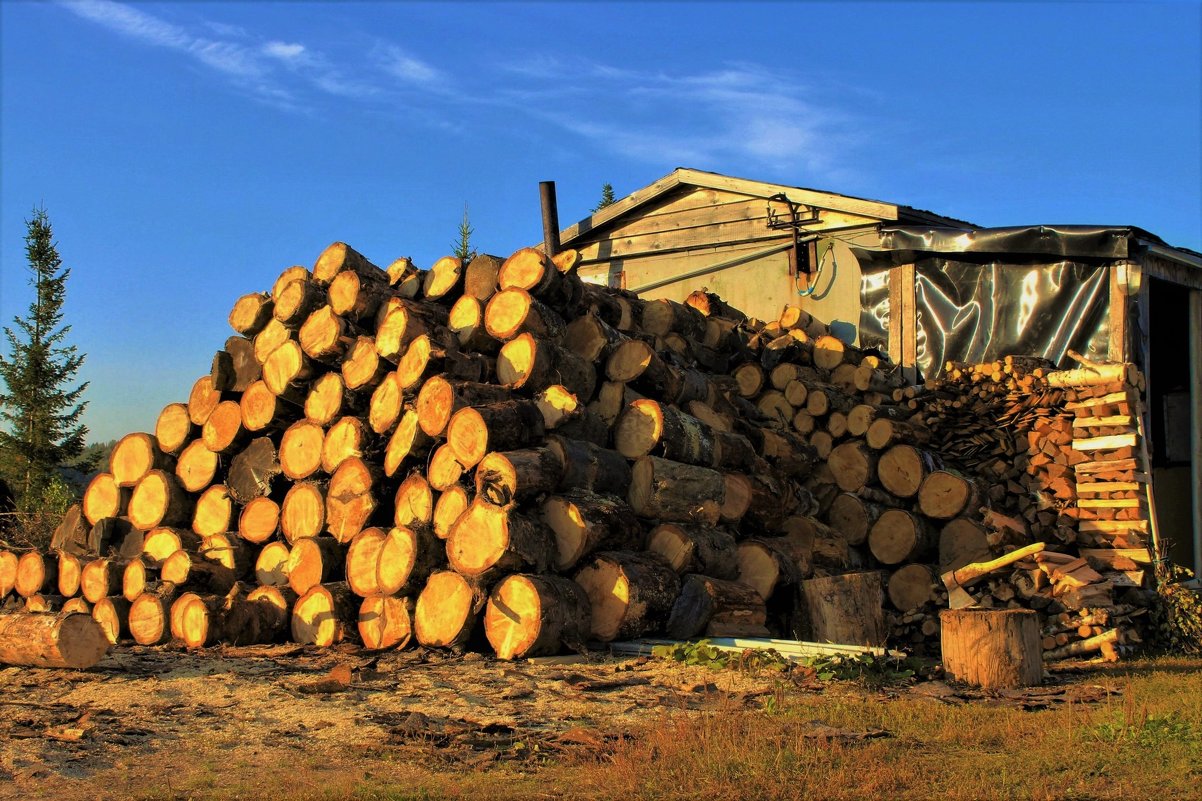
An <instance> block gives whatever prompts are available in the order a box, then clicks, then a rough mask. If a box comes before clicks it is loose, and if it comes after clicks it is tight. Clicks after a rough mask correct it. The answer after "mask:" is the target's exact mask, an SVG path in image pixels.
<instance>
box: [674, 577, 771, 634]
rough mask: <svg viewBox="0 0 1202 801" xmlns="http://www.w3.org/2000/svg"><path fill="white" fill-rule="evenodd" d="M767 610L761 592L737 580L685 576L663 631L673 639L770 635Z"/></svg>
mask: <svg viewBox="0 0 1202 801" xmlns="http://www.w3.org/2000/svg"><path fill="white" fill-rule="evenodd" d="M767 619H768V611H767V607H766V606H765V605H764V599H763V598H761V597H760V595H759V593H757V592H756V591H755V590H753V589H752V588H751V587H748V586H747V585H746V584H741V583H739V582H737V581H724V580H722V579H716V578H711V577H709V576H701V575H696V574H694V575H689V576H685V578H684V581H683V583H682V585H681V590H680V597H678V598H677V599H676V603H675V604H673V605H672V612H671V614H670V615H669V616H668V622H667V624H666V626H665V627H664V633H665V634H667V635H668V636H669V637H671V638H672V639H674V640H688V639H692V638H693V637H697V636H699V635H703V634H704V635H705V636H707V637H724V636H738V637H749V636H759V637H767V636H768V634H769V632H768V629H767V628H766V627H765V626H764V623H765V622H767Z"/></svg>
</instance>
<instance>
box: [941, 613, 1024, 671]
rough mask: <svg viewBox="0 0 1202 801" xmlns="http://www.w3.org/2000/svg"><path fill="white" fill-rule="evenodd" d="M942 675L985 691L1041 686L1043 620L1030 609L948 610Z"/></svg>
mask: <svg viewBox="0 0 1202 801" xmlns="http://www.w3.org/2000/svg"><path fill="white" fill-rule="evenodd" d="M939 621H940V623H941V624H942V645H943V669H944V670H945V671H946V672H947V675H948V676H949V677H951V678H953V679H955V680H957V681H963V682H965V683H968V684H974V685H977V686H978V687H984V688H986V689H1007V688H1013V687H1029V686H1033V685H1037V684H1039V683H1040V682H1041V681H1042V680H1043V658H1042V653H1041V647H1040V638H1039V620H1038V617H1037V615H1036V613H1035V612H1034V611H1032V610H1030V609H945V610H944V611H942V612H940V613H939Z"/></svg>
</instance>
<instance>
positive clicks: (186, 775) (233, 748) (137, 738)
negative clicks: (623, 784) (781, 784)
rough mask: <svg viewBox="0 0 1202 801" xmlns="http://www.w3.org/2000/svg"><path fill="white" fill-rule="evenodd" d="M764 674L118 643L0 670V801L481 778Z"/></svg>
mask: <svg viewBox="0 0 1202 801" xmlns="http://www.w3.org/2000/svg"><path fill="white" fill-rule="evenodd" d="M777 684H779V677H774V676H772V675H766V676H758V677H757V676H749V675H746V674H741V673H737V672H733V671H724V672H718V673H715V672H713V671H710V670H708V669H706V668H702V667H689V666H684V665H679V664H676V663H670V662H664V661H662V660H646V659H635V660H625V661H618V660H614V659H597V660H595V661H582V662H577V663H568V664H531V663H528V662H500V661H494V660H491V659H484V658H482V657H480V656H478V655H476V654H467V655H465V656H462V657H460V656H450V655H442V654H437V653H430V652H422V651H408V652H393V653H386V654H381V655H370V654H365V653H363V652H361V651H357V650H353V649H345V650H340V649H330V650H324V651H322V650H317V649H305V648H299V647H297V646H261V647H249V648H225V649H222V648H215V649H209V650H206V651H201V652H187V651H182V650H177V649H172V648H167V647H163V648H142V647H128V648H121V649H119V650H116V651H114V652H112V653H111V654H110V655H109V656H108V657H106V658H105V660H104V661H103V662H102V663H101V664H100V665H98V666H97V667H95V668H93V669H92V670H89V671H72V670H39V669H31V668H17V667H10V668H4V669H0V693H2V695H0V743H2V746H0V798H3V799H8V798H13V799H28V800H29V801H33V800H34V799H42V798H45V799H55V801H74V799H88V800H89V801H92V800H93V799H105V798H137V797H164V796H166V797H174V796H176V795H177V794H178V795H179V797H187V796H188V794H189V793H188V792H187V790H189V789H190V788H195V787H198V786H202V787H203V786H210V787H227V786H228V787H230V788H233V789H232V790H231V793H232V795H236V792H234V791H235V790H236V789H237V788H240V787H241V788H244V790H245V791H246V792H248V793H250V794H251V795H252V796H253V795H254V793H253V790H254V788H255V787H258V788H260V790H261V789H262V788H263V787H268V786H275V787H287V788H291V790H292V791H293V792H303V791H304V789H305V787H304V786H297V784H296V782H297V781H298V780H299V781H303V782H305V783H312V784H313V787H320V788H322V789H323V790H326V791H333V792H337V791H338V789H339V787H345V788H346V789H348V790H349V788H350V787H351V786H352V783H353V782H354V780H355V779H356V778H357V777H362V776H363V775H370V772H371V771H372V770H373V768H376V769H379V768H380V765H379V764H377V763H381V762H384V763H387V765H391V764H395V763H396V762H397V760H398V759H399V760H402V761H404V760H407V759H408V760H416V761H417V762H418V763H419V764H423V765H425V766H427V767H428V766H450V767H462V768H468V769H479V768H482V767H487V766H488V765H491V764H494V763H500V762H510V761H518V762H521V761H526V760H531V759H545V758H547V757H549V756H550V757H554V756H563V755H565V754H572V753H577V752H578V753H581V754H586V753H587V754H593V755H596V754H599V753H604V752H605V750H606V749H607V748H609V747H612V745H613V744H614V743H615V742H617V741H619V740H621V739H623V738H626V737H629V736H631V735H630V733H631V732H633V731H636V730H637V729H638V727H639V725H640V724H645V723H646V722H647V721H648V720H649V719H650V716H651V715H654V714H656V712H657V711H669V710H671V711H679V712H684V713H686V714H687V713H689V712H692V711H698V710H703V709H712V708H714V707H715V706H716V705H722V706H723V707H724V708H729V709H738V708H752V707H756V706H758V705H759V704H760V703H761V702H762V699H763V697H764V696H765V695H769V694H771V693H773V692H775V691H776V689H775V687H776V685H777Z"/></svg>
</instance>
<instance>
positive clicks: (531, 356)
mask: <svg viewBox="0 0 1202 801" xmlns="http://www.w3.org/2000/svg"><path fill="white" fill-rule="evenodd" d="M497 379H498V380H499V381H500V382H501V383H502V384H504V385H506V386H508V387H511V388H512V389H515V390H521V391H522V392H524V393H527V394H534V393H537V392H539V391H541V390H544V389H546V388H547V387H549V386H552V385H553V384H562V385H563V386H565V387H567V389H568V391H570V392H571V393H572V394H574V395H575V396H576V397H577V398H579V399H580V401H581V402H582V403H584V402H587V401H588V400H590V399H591V398H592V397H593V392H594V390H595V389H596V387H597V370H596V368H595V367H594V366H593V364H592V363H591V362H587V361H585V360H584V359H582V358H581V357H579V356H577V355H576V354H575V353H573V352H572V351H570V350H567V349H566V348H563V347H560V346H559V345H557V344H555V343H554V342H552V341H550V340H546V339H539V338H537V337H535V336H533V335H532V334H529V333H525V334H520V335H518V336H517V337H515V338H514V339H511V340H509V341H508V342H506V343H505V344H504V345H503V346H502V347H501V351H500V353H499V354H498V356H497Z"/></svg>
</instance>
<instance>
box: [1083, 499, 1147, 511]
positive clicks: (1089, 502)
mask: <svg viewBox="0 0 1202 801" xmlns="http://www.w3.org/2000/svg"><path fill="white" fill-rule="evenodd" d="M1142 503H1143V501H1142V500H1140V499H1139V498H1118V499H1114V500H1112V499H1109V498H1101V499H1097V500H1094V499H1092V498H1081V499H1080V500H1078V501H1077V506H1079V507H1080V508H1082V509H1138V508H1139V506H1140V504H1142Z"/></svg>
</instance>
